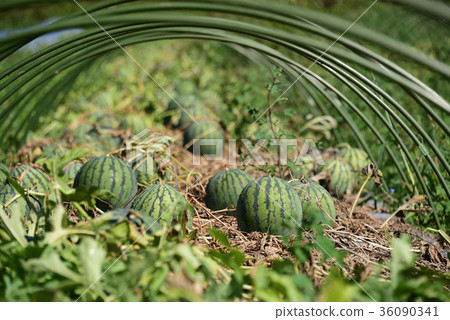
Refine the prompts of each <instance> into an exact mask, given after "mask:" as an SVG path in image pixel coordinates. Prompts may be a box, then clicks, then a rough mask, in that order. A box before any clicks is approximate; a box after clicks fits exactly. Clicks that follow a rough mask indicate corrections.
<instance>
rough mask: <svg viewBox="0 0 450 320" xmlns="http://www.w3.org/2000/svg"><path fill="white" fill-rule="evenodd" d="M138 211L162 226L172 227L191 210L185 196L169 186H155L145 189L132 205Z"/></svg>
mask: <svg viewBox="0 0 450 320" xmlns="http://www.w3.org/2000/svg"><path fill="white" fill-rule="evenodd" d="M131 209H132V210H138V211H139V212H142V213H145V214H147V215H149V216H150V217H152V218H153V219H156V220H157V221H158V223H160V224H169V225H172V224H174V223H176V222H177V221H179V219H180V218H182V216H183V215H184V214H185V213H186V211H188V210H190V209H191V206H190V204H189V203H188V202H187V201H186V199H185V198H184V196H183V194H182V193H180V192H178V191H177V190H175V188H174V187H172V186H170V185H168V184H155V185H151V186H149V187H147V188H145V189H144V191H142V192H141V193H140V194H139V195H137V196H136V198H135V199H134V200H133V202H132V203H131Z"/></svg>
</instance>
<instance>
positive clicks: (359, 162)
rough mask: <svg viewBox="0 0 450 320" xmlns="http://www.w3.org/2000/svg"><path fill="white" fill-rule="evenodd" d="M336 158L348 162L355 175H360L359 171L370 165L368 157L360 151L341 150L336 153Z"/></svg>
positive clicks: (352, 149) (354, 149)
mask: <svg viewBox="0 0 450 320" xmlns="http://www.w3.org/2000/svg"><path fill="white" fill-rule="evenodd" d="M337 156H338V157H341V158H344V159H346V160H348V162H349V163H350V165H351V166H352V167H353V169H354V170H355V171H356V173H357V174H360V173H361V169H362V168H364V167H365V166H366V165H368V164H369V163H370V159H369V156H368V155H367V153H366V152H365V151H363V150H361V149H356V148H351V149H342V150H340V151H339V152H338V154H337Z"/></svg>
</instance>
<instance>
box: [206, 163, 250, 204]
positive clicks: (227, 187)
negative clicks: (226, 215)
mask: <svg viewBox="0 0 450 320" xmlns="http://www.w3.org/2000/svg"><path fill="white" fill-rule="evenodd" d="M250 181H252V177H251V176H250V175H249V174H248V173H247V172H245V171H244V170H240V169H231V170H224V171H219V172H217V173H216V174H215V175H214V176H213V177H212V178H211V179H210V180H209V182H208V185H207V186H206V198H205V202H206V206H207V207H208V208H209V209H211V210H213V211H217V210H222V209H226V208H229V207H233V208H236V207H237V201H238V198H239V194H240V193H241V191H242V189H244V187H245V186H246V185H247V184H248V183H249V182H250Z"/></svg>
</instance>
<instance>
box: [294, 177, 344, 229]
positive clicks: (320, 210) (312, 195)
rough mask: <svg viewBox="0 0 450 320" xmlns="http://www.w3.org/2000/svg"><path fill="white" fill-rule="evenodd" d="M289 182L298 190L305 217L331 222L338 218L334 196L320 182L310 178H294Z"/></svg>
mask: <svg viewBox="0 0 450 320" xmlns="http://www.w3.org/2000/svg"><path fill="white" fill-rule="evenodd" d="M289 184H290V185H291V186H292V187H293V188H294V190H295V191H296V192H297V194H298V197H299V199H300V201H301V203H302V208H303V217H304V218H305V219H308V220H312V218H314V219H315V220H321V221H322V222H324V223H327V224H331V223H332V222H334V219H336V209H335V207H334V202H333V198H331V195H330V194H329V193H328V192H327V190H325V188H324V187H322V186H321V185H320V184H318V183H315V182H314V181H311V180H308V179H301V180H292V181H290V182H289Z"/></svg>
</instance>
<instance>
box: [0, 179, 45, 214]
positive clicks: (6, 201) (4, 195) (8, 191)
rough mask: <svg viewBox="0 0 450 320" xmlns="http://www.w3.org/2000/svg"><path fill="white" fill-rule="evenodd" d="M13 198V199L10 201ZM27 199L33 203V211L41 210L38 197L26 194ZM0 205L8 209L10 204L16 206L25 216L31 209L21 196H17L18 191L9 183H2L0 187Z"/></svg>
mask: <svg viewBox="0 0 450 320" xmlns="http://www.w3.org/2000/svg"><path fill="white" fill-rule="evenodd" d="M12 199H14V200H13V201H11V200H12ZM28 200H29V201H30V203H31V204H32V205H33V208H32V209H33V210H34V211H40V210H41V202H40V201H39V199H38V197H35V196H28ZM0 206H3V208H4V209H6V210H7V211H9V210H8V209H9V208H11V207H12V206H18V208H19V210H20V212H21V213H22V214H24V215H26V216H28V214H29V213H30V211H31V208H30V206H29V205H28V203H27V202H26V201H25V199H24V198H22V196H19V193H17V192H16V190H14V188H13V186H12V185H10V184H7V185H4V186H3V187H0Z"/></svg>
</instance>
